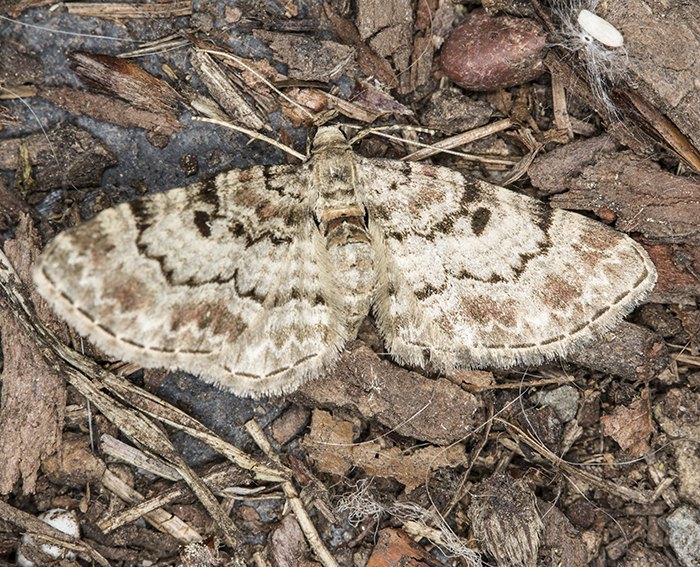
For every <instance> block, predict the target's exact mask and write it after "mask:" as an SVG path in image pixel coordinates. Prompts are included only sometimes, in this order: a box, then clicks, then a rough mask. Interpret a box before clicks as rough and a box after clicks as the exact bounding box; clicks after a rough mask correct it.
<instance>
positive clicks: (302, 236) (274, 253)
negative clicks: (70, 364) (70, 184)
mask: <svg viewBox="0 0 700 567" xmlns="http://www.w3.org/2000/svg"><path fill="white" fill-rule="evenodd" d="M303 172H304V170H303V169H302V170H300V169H299V168H290V167H273V168H265V167H256V168H252V169H247V170H233V171H230V172H227V173H223V174H221V175H219V176H217V177H215V178H213V179H211V180H209V181H207V182H203V183H195V184H193V185H190V186H187V187H184V188H180V189H174V190H171V191H168V192H165V193H160V194H156V195H153V196H149V197H146V198H144V199H141V200H139V201H136V202H133V203H127V204H123V205H119V206H117V207H114V208H111V209H108V210H105V211H103V212H101V213H100V214H98V215H97V216H96V217H95V218H94V219H92V220H90V221H89V222H87V223H85V224H83V225H81V226H78V227H77V228H75V229H72V230H69V231H66V232H64V233H62V234H60V235H59V236H58V237H56V239H55V240H54V241H53V242H51V243H50V244H49V246H48V247H47V249H46V251H45V252H44V254H43V255H42V257H41V258H40V260H39V262H38V264H37V266H36V268H35V281H36V283H37V287H38V289H39V291H40V293H41V294H42V295H43V296H44V297H45V298H46V299H48V300H49V302H50V303H51V304H52V305H53V306H54V308H55V309H56V311H57V312H58V313H59V314H60V315H61V316H62V317H64V318H65V319H66V321H68V322H69V323H70V324H72V325H73V326H74V327H75V328H76V329H77V330H78V332H80V333H81V334H82V335H85V336H87V337H88V338H89V339H90V340H92V341H93V342H94V343H95V344H97V345H98V346H99V347H101V348H102V349H104V350H105V351H106V352H108V353H109V354H111V355H114V356H117V357H120V358H123V359H125V360H129V361H133V362H136V363H139V364H142V365H144V366H147V367H166V368H171V369H181V370H185V371H188V372H192V373H194V374H196V375H198V376H200V377H202V378H203V379H205V380H207V381H209V382H213V383H215V384H218V385H220V386H223V387H225V388H227V389H230V390H232V391H234V392H236V393H239V394H243V395H253V396H257V395H261V394H267V393H272V394H277V393H281V392H286V391H290V390H293V389H294V388H296V387H297V386H298V385H299V384H300V383H301V382H303V381H304V380H305V379H307V378H311V377H315V376H316V375H317V374H319V373H321V372H323V371H324V370H325V369H326V368H327V367H328V366H329V365H331V364H332V363H333V362H334V361H335V359H336V358H337V356H338V353H339V351H340V349H342V347H343V345H344V344H345V342H346V340H347V338H348V337H347V330H346V328H345V326H344V323H343V321H342V318H339V317H338V312H337V302H336V299H335V293H336V292H335V289H334V285H335V284H334V282H333V281H331V279H330V278H329V276H328V274H329V273H331V270H330V268H329V266H328V260H327V252H326V248H325V243H324V240H323V238H322V236H321V235H320V234H319V232H318V229H317V227H316V225H315V224H314V222H313V220H312V217H311V215H310V213H309V208H308V203H307V202H306V197H305V189H306V188H305V180H304V177H303Z"/></svg>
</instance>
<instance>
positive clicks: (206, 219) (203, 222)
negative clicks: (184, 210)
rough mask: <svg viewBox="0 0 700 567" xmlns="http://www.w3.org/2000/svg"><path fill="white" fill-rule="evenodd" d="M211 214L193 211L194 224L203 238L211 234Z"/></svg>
mask: <svg viewBox="0 0 700 567" xmlns="http://www.w3.org/2000/svg"><path fill="white" fill-rule="evenodd" d="M210 223H211V216H210V215H209V213H208V212H206V211H195V212H194V226H196V227H197V230H198V231H199V234H201V235H202V236H203V237H204V238H209V237H210V236H211V224H210Z"/></svg>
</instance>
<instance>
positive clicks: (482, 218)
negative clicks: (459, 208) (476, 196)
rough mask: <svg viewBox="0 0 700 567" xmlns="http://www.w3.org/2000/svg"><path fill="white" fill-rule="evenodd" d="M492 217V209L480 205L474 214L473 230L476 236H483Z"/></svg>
mask: <svg viewBox="0 0 700 567" xmlns="http://www.w3.org/2000/svg"><path fill="white" fill-rule="evenodd" d="M490 219H491V211H490V210H489V209H487V208H485V207H479V208H478V209H477V210H476V211H474V214H473V215H472V232H473V233H474V235H475V236H481V234H482V233H483V232H484V230H485V229H486V225H487V224H488V223H489V220H490Z"/></svg>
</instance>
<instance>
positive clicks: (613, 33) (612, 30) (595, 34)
mask: <svg viewBox="0 0 700 567" xmlns="http://www.w3.org/2000/svg"><path fill="white" fill-rule="evenodd" d="M578 25H580V26H581V29H582V30H583V31H584V32H586V33H587V34H588V35H590V36H591V37H592V38H593V39H597V40H598V41H599V42H600V43H602V44H603V45H606V46H608V47H622V45H623V44H624V42H625V39H624V38H623V37H622V34H621V33H620V31H619V30H618V29H617V28H616V27H615V26H614V25H612V24H611V23H610V22H608V21H607V20H604V19H603V18H601V17H600V16H597V15H595V14H594V13H593V12H590V11H588V10H581V11H580V12H579V14H578Z"/></svg>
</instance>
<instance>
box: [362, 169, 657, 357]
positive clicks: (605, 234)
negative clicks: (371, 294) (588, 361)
mask: <svg viewBox="0 0 700 567" xmlns="http://www.w3.org/2000/svg"><path fill="white" fill-rule="evenodd" d="M360 163H361V166H360V167H359V171H360V181H359V183H360V186H361V187H362V190H363V191H364V193H365V195H364V198H365V200H366V203H367V208H368V216H369V224H370V233H371V235H372V239H373V243H374V246H375V250H376V255H377V256H378V257H381V258H385V261H384V262H383V265H382V266H381V267H380V269H379V271H378V274H377V278H378V281H379V287H378V292H377V295H376V298H375V304H374V309H375V314H376V317H377V320H378V324H379V328H380V330H381V332H382V333H383V335H384V337H385V340H386V343H387V347H388V349H389V351H390V352H391V353H392V354H393V355H394V356H395V357H396V358H397V359H398V360H399V361H401V362H404V363H410V364H414V365H420V366H425V365H427V364H428V363H429V362H431V363H432V364H433V365H435V366H436V367H437V368H440V369H443V370H447V369H450V368H454V367H485V366H497V367H508V366H511V365H514V364H521V363H525V364H534V363H538V362H540V361H542V360H543V359H546V358H551V357H552V356H554V355H564V354H565V353H566V352H567V351H568V350H569V349H571V348H573V347H576V346H577V345H579V344H581V343H583V342H585V341H586V340H587V339H590V338H592V337H594V336H596V335H597V334H599V333H600V332H602V331H603V330H605V329H608V328H610V327H612V326H613V325H615V324H616V323H617V322H619V321H620V319H621V318H622V317H623V316H624V315H625V314H627V313H628V312H629V311H631V310H632V309H633V308H634V307H635V306H636V305H637V304H638V303H639V302H640V301H641V300H642V299H643V298H644V297H645V296H646V294H647V293H648V292H649V291H650V290H651V289H652V288H653V286H654V283H655V281H656V271H655V269H654V265H653V264H652V262H651V261H650V259H649V257H648V256H647V254H646V252H645V251H644V249H643V248H642V247H641V246H640V245H639V244H637V243H636V242H634V240H632V239H631V238H629V237H628V236H626V235H624V234H622V233H620V232H616V231H614V230H612V229H610V228H609V227H607V226H605V225H603V224H601V223H598V222H595V221H592V220H590V219H588V218H585V217H583V216H581V215H578V214H575V213H571V212H567V211H562V210H553V209H551V208H549V207H548V206H547V205H545V204H543V203H541V202H540V201H538V200H536V199H532V198H529V197H526V196H523V195H520V194H518V193H515V192H512V191H509V190H507V189H504V188H502V187H498V186H495V185H491V184H488V183H485V182H482V181H479V180H476V179H472V178H468V177H466V176H463V175H462V174H460V173H458V172H456V171H452V170H449V169H446V168H442V167H435V166H431V165H425V164H409V163H402V162H397V161H390V160H378V159H363V160H361V162H360Z"/></svg>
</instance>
